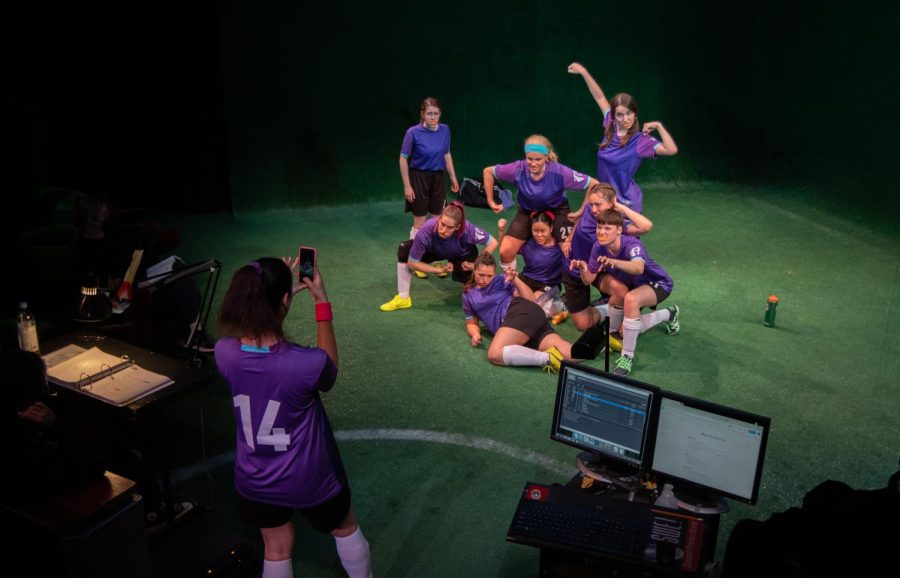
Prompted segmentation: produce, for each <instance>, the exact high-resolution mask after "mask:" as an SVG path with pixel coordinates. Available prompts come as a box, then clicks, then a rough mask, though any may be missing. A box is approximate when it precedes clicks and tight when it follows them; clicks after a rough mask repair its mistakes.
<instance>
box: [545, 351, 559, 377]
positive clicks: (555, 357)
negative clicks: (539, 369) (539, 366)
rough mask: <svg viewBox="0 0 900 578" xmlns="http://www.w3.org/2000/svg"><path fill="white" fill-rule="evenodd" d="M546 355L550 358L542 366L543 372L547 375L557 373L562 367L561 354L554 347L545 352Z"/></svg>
mask: <svg viewBox="0 0 900 578" xmlns="http://www.w3.org/2000/svg"><path fill="white" fill-rule="evenodd" d="M547 355H549V356H550V360H549V361H548V362H547V365H545V366H544V368H543V369H544V371H546V372H547V373H559V369H560V367H562V360H563V354H562V353H560V351H559V349H557V348H556V347H550V348H549V349H548V350H547Z"/></svg>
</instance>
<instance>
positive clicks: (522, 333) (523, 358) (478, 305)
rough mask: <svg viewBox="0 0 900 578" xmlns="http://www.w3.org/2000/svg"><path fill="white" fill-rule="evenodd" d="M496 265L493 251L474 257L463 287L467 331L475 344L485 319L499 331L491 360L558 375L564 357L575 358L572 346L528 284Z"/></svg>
mask: <svg viewBox="0 0 900 578" xmlns="http://www.w3.org/2000/svg"><path fill="white" fill-rule="evenodd" d="M496 273H497V263H496V261H494V258H493V256H491V254H490V253H482V254H481V255H479V257H478V258H477V259H476V260H475V273H474V274H473V275H472V279H470V280H469V281H468V282H467V283H466V285H465V287H463V299H462V306H463V312H464V313H465V316H466V333H467V334H468V335H469V340H470V342H471V344H472V347H478V346H479V345H480V344H481V326H480V325H479V321H483V322H484V324H485V326H486V327H487V329H488V331H490V332H491V333H493V334H494V339H492V340H491V345H490V347H489V348H488V352H487V357H488V361H490V362H491V363H493V364H496V365H516V366H518V365H531V366H539V367H543V368H544V369H545V370H546V371H548V372H551V373H558V372H559V367H560V362H561V361H562V360H563V359H572V345H571V344H570V343H569V342H568V341H566V340H565V339H563V338H562V337H560V336H559V335H557V334H556V332H555V331H553V328H552V327H550V324H549V323H548V322H547V316H546V314H545V313H544V310H543V309H541V307H540V306H539V305H537V304H536V303H534V294H533V293H532V291H531V289H530V288H529V287H528V285H526V284H525V282H524V281H522V279H520V278H519V276H518V275H517V274H516V270H515V269H507V270H506V272H505V274H504V275H503V276H502V277H497V276H496Z"/></svg>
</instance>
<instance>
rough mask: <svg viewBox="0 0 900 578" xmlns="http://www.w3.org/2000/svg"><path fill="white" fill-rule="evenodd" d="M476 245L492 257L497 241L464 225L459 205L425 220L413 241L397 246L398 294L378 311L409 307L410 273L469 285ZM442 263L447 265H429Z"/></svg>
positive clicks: (461, 207) (463, 214)
mask: <svg viewBox="0 0 900 578" xmlns="http://www.w3.org/2000/svg"><path fill="white" fill-rule="evenodd" d="M476 245H484V250H485V251H487V252H488V253H492V252H493V251H494V249H496V248H497V240H496V239H494V238H493V237H491V235H490V234H489V233H488V232H487V231H485V230H484V229H482V228H481V227H478V226H475V225H473V224H472V223H471V222H469V221H467V220H466V210H465V208H464V207H463V206H462V204H461V203H459V202H458V201H453V202H452V203H450V204H449V205H447V207H446V208H445V209H444V210H443V211H441V216H440V217H432V218H431V219H428V221H426V222H425V224H424V225H422V228H421V229H419V232H418V233H417V234H416V238H415V239H411V240H408V241H403V242H402V243H400V247H399V248H398V249H397V294H396V295H395V296H394V298H393V299H391V300H390V301H388V302H387V303H385V304H383V305H382V306H381V310H382V311H395V310H397V309H408V308H410V307H412V298H410V296H409V286H410V281H411V280H412V271H418V272H422V273H437V274H438V275H442V274H443V275H446V274H447V273H452V274H453V280H454V281H457V282H459V283H465V282H466V281H468V280H469V277H471V275H472V270H473V269H474V268H475V266H474V262H475V258H476V257H477V256H478V249H477V248H476ZM442 259H446V260H448V261H449V263H446V264H444V265H440V266H435V265H429V263H431V262H433V261H438V260H442Z"/></svg>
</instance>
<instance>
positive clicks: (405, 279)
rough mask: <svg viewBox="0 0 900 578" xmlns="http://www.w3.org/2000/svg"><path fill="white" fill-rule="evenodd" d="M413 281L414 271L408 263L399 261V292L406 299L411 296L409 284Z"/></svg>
mask: <svg viewBox="0 0 900 578" xmlns="http://www.w3.org/2000/svg"><path fill="white" fill-rule="evenodd" d="M411 282H412V271H410V270H409V267H407V266H406V263H397V293H398V294H399V295H400V297H403V298H404V299H406V298H407V297H409V284H410V283H411Z"/></svg>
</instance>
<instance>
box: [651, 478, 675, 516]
mask: <svg viewBox="0 0 900 578" xmlns="http://www.w3.org/2000/svg"><path fill="white" fill-rule="evenodd" d="M673 489H674V487H673V486H672V484H665V485H664V486H663V489H662V492H660V494H659V497H658V498H656V501H655V502H653V505H654V506H662V507H663V508H672V509H673V510H677V509H678V498H676V497H675V492H673V491H672V490H673Z"/></svg>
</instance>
